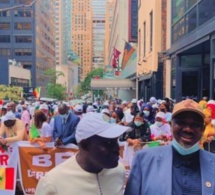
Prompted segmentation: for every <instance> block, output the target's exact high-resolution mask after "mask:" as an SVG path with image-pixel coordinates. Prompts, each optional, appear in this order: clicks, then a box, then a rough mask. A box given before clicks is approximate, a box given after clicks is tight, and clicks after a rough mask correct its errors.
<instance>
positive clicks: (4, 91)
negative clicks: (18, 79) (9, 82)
mask: <svg viewBox="0 0 215 195" xmlns="http://www.w3.org/2000/svg"><path fill="white" fill-rule="evenodd" d="M22 91H23V89H22V87H18V86H6V85H0V99H7V100H11V101H18V100H20V99H21V98H22Z"/></svg>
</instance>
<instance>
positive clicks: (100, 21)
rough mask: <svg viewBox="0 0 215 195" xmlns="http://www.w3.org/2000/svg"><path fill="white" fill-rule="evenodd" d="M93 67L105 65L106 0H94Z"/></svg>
mask: <svg viewBox="0 0 215 195" xmlns="http://www.w3.org/2000/svg"><path fill="white" fill-rule="evenodd" d="M92 12H93V61H92V63H93V68H99V67H100V68H103V67H104V42H105V22H106V21H105V15H106V0H92Z"/></svg>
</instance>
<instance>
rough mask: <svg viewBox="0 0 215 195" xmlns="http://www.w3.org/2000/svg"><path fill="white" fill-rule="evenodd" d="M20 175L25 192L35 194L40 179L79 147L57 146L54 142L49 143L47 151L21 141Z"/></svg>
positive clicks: (19, 144)
mask: <svg viewBox="0 0 215 195" xmlns="http://www.w3.org/2000/svg"><path fill="white" fill-rule="evenodd" d="M18 146H19V175H20V181H21V184H22V188H23V191H24V193H25V194H34V192H35V189H36V186H37V183H38V181H39V179H40V178H41V177H42V176H44V175H45V173H46V172H48V171H50V170H51V169H53V168H54V167H55V166H57V165H58V164H60V163H62V162H63V161H65V160H66V159H68V158H69V157H71V156H72V155H74V154H75V153H76V152H77V151H78V148H77V147H76V146H75V145H72V144H71V145H68V146H66V147H62V148H55V147H54V145H53V143H50V144H49V143H48V144H47V148H48V149H47V151H44V150H42V149H41V148H39V147H38V146H36V145H34V146H32V145H31V144H29V143H28V142H19V143H18Z"/></svg>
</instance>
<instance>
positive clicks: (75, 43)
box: [72, 0, 93, 81]
mask: <svg viewBox="0 0 215 195" xmlns="http://www.w3.org/2000/svg"><path fill="white" fill-rule="evenodd" d="M92 19H93V16H92V1H90V0H81V1H72V50H73V51H74V52H75V54H76V55H78V56H79V58H80V63H79V66H80V75H79V81H83V80H84V78H85V77H86V76H87V74H88V73H89V72H90V71H91V70H92V57H93V20H92Z"/></svg>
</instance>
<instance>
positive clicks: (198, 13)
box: [172, 0, 215, 42]
mask: <svg viewBox="0 0 215 195" xmlns="http://www.w3.org/2000/svg"><path fill="white" fill-rule="evenodd" d="M173 1H175V0H173ZM182 2H184V1H182ZM186 2H187V3H188V1H186ZM196 2H197V1H194V0H192V3H191V1H190V4H188V8H190V7H191V9H189V10H188V11H187V12H186V13H185V14H183V13H184V12H185V11H186V10H185V8H186V7H185V8H184V4H182V3H180V4H175V6H176V5H177V6H178V7H177V9H176V10H181V12H180V13H181V14H180V15H179V14H176V13H175V12H174V9H173V18H172V22H173V26H172V42H174V41H177V40H178V39H180V38H181V37H182V36H184V35H185V34H188V33H190V32H192V31H193V30H195V29H196V28H198V27H199V26H201V25H202V24H204V23H205V22H207V21H208V20H210V19H211V18H213V17H215V11H214V10H215V1H214V0H202V1H200V2H199V3H198V4H195V3H196ZM192 5H194V6H193V7H192ZM180 6H181V7H180ZM173 8H174V4H173Z"/></svg>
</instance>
